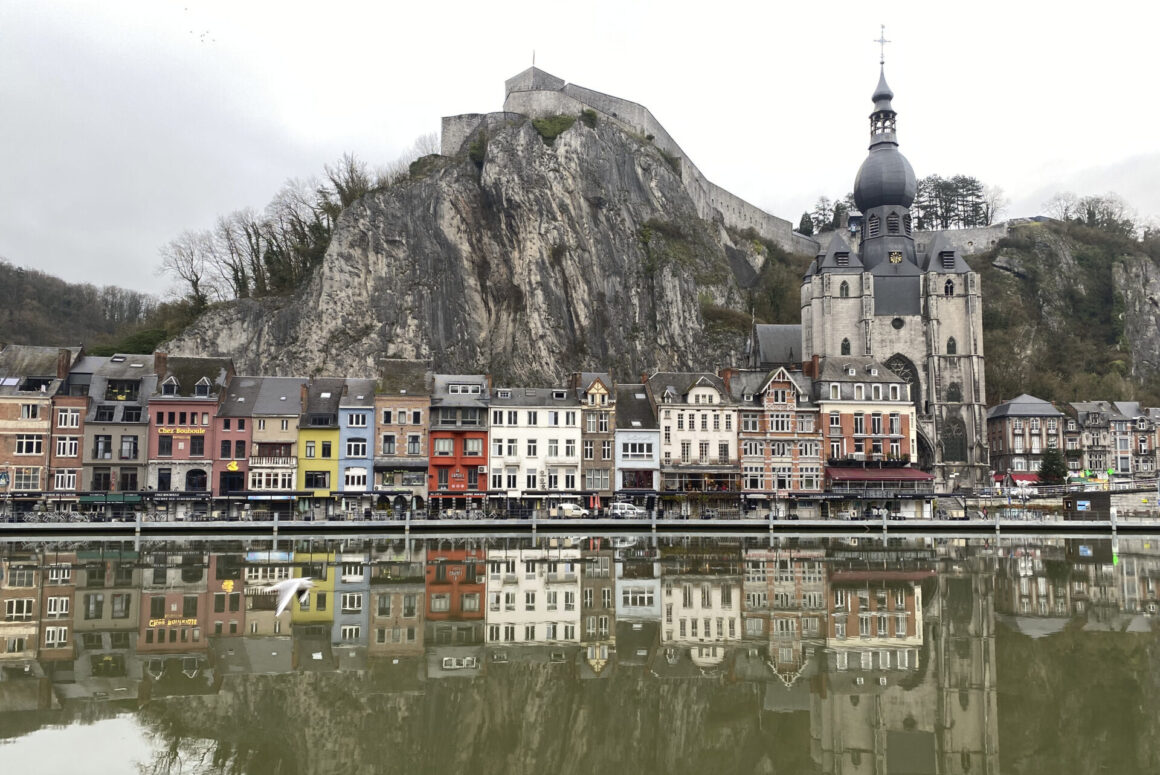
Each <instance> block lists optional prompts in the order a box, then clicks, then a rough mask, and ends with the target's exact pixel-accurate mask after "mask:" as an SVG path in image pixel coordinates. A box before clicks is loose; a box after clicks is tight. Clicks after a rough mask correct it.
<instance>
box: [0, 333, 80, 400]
mask: <svg viewBox="0 0 1160 775" xmlns="http://www.w3.org/2000/svg"><path fill="white" fill-rule="evenodd" d="M80 352H81V350H80V348H79V347H73V348H63V347H33V346H31V345H23V344H10V345H8V346H7V347H5V348H4V349H3V350H0V395H19V394H21V393H29V392H35V393H43V394H46V395H54V394H55V393H57V392H58V391H59V390H60V387H61V384H62V383H63V382H64V380H63V379H60V378H59V377H58V375H57V369H58V365H59V363H60V358H61V354H62V353H66V355H65V356H64V357H65V358H66V359H67V364H65V367H66V369H70V368H71V367H72V365H73V363H74V362H75V361H76V360H77V358H78V356H79V355H80ZM66 373H67V372H66ZM29 379H33V380H35V383H34V384H27V382H26V381H27V380H29ZM45 380H47V382H45ZM41 385H43V386H44V389H43V390H41V389H40V388H41Z"/></svg>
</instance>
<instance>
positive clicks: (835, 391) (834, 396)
mask: <svg viewBox="0 0 1160 775" xmlns="http://www.w3.org/2000/svg"><path fill="white" fill-rule="evenodd" d="M840 391H841V388H840V387H839V385H838V383H837V382H831V383H830V399H831V400H834V401H836V400H838V397H839V396H840V395H841V392H840Z"/></svg>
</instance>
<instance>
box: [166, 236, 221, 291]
mask: <svg viewBox="0 0 1160 775" xmlns="http://www.w3.org/2000/svg"><path fill="white" fill-rule="evenodd" d="M202 242H203V239H202V235H200V234H198V233H196V232H192V231H187V232H184V233H183V234H182V235H181V236H180V237H178V238H177V239H175V240H173V241H171V242H170V243H169V244H168V245H166V246H165V247H163V248H162V249H161V271H162V272H163V273H165V274H168V275H171V276H173V277H175V278H177V279H178V280H179V281H180V282H181V283H182V295H184V296H186V297H187V298H188V299H189V300H190V301H191V302H192V303H193V306H194V308H195V309H201V308H203V307H205V306H206V305H207V304H209V297H210V294H211V293H212V294H216V290H215V289H214V286H213V280H212V279H211V277H210V272H209V268H208V267H207V266H206V256H205V251H204V249H203V246H202Z"/></svg>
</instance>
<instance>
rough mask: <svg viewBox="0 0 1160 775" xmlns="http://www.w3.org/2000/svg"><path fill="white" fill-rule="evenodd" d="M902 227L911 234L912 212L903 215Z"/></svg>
mask: <svg viewBox="0 0 1160 775" xmlns="http://www.w3.org/2000/svg"><path fill="white" fill-rule="evenodd" d="M902 228H903V229H905V230H906V233H907V235H909V234H910V213H907V214H906V215H904V216H902Z"/></svg>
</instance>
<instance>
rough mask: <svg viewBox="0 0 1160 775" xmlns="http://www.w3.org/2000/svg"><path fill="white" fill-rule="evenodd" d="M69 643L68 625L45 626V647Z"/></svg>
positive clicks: (50, 647) (56, 646) (58, 646)
mask: <svg viewBox="0 0 1160 775" xmlns="http://www.w3.org/2000/svg"><path fill="white" fill-rule="evenodd" d="M67 645H68V627H45V628H44V647H45V648H49V649H52V648H61V647H62V646H67Z"/></svg>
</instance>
